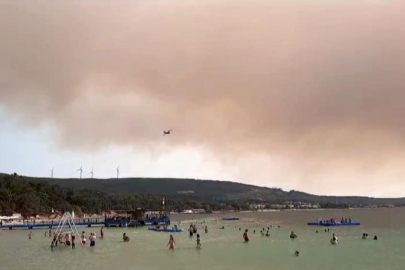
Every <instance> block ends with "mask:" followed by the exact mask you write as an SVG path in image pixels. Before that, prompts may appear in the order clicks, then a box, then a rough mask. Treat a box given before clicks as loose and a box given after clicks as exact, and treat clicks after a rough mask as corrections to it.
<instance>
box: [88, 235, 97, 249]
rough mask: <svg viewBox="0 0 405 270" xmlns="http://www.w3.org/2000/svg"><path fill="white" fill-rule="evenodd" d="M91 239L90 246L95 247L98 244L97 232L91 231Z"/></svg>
mask: <svg viewBox="0 0 405 270" xmlns="http://www.w3.org/2000/svg"><path fill="white" fill-rule="evenodd" d="M89 240H90V246H91V247H95V246H96V234H95V233H91V234H90V237H89Z"/></svg>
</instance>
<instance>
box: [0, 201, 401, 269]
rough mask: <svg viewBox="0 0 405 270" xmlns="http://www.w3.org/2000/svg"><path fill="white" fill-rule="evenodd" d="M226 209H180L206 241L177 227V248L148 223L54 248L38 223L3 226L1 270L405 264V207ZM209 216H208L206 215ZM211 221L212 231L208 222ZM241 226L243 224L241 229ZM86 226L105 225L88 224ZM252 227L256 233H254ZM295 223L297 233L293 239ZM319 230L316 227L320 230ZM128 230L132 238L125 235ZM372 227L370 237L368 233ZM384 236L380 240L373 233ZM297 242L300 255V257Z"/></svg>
mask: <svg viewBox="0 0 405 270" xmlns="http://www.w3.org/2000/svg"><path fill="white" fill-rule="evenodd" d="M223 216H224V215H195V216H192V215H174V216H172V219H174V220H177V221H179V220H181V221H182V222H181V224H180V225H179V226H180V227H181V228H184V229H186V228H187V227H188V226H189V222H190V220H192V219H194V220H197V221H198V222H199V224H198V229H199V233H200V235H201V240H202V249H200V250H198V249H196V238H195V237H193V238H190V237H189V236H188V233H187V232H184V233H177V234H173V235H174V238H175V241H176V243H177V249H176V250H174V251H172V250H168V249H167V248H166V244H167V242H168V240H169V234H168V233H157V232H151V231H148V230H147V228H140V229H139V228H138V229H133V228H126V229H118V228H117V229H106V230H105V238H104V239H102V240H98V241H97V245H96V247H95V248H90V247H88V246H87V247H84V248H82V247H80V246H78V247H77V248H76V250H71V249H70V248H67V247H59V248H58V249H56V250H54V251H51V250H50V248H49V243H50V239H49V238H48V237H44V230H41V229H36V230H33V234H34V237H33V239H32V240H31V241H30V240H28V231H27V230H13V231H7V230H3V231H0V269H1V270H3V269H4V270H17V269H18V270H22V269H30V270H50V269H52V270H54V269H66V270H73V269H74V270H79V269H80V270H83V269H86V270H107V269H108V270H126V269H142V270H158V269H165V270H171V269H173V270H181V269H196V270H199V269H201V270H202V269H204V270H206V269H210V270H216V269H218V270H220V269H221V270H222V269H230V270H231V269H232V270H238V269H275V270H283V269H285V270H291V269H300V270H306V269H308V270H314V269H322V270H343V269H350V270H353V269H356V270H363V269H364V270H366V269H367V270H373V269H375V270H381V269H384V270H387V269H393V270H394V269H398V270H400V269H401V270H403V269H405V209H404V208H396V209H361V210H360V209H358V210H320V211H295V212H272V213H240V214H236V215H226V216H238V217H240V218H242V220H241V221H227V222H225V221H222V220H221V219H222V217H223ZM342 216H343V217H351V218H352V219H353V220H356V221H360V222H361V223H362V225H361V226H358V227H346V228H333V229H331V232H330V233H326V232H324V231H323V230H324V228H315V227H308V226H306V222H307V221H312V220H315V219H317V218H323V219H327V218H330V217H336V218H340V217H342ZM204 222H205V223H204ZM205 225H207V226H208V228H209V233H208V234H206V233H204V232H203V230H202V226H205ZM270 225H276V226H278V225H280V226H281V228H277V227H276V228H271V229H270V233H271V236H270V237H262V236H260V234H259V231H260V228H262V227H266V228H267V227H269V226H270ZM222 226H225V230H220V229H219V228H220V227H222ZM239 228H241V229H242V231H239ZM245 228H247V229H249V235H250V239H251V241H250V242H249V243H248V244H245V243H243V239H242V233H243V229H245ZM81 230H85V231H86V234H87V235H89V234H90V232H92V231H96V232H97V235H99V228H92V229H89V228H81V229H80V231H81ZM253 230H256V231H257V233H256V234H253ZM292 230H293V231H294V232H295V233H296V234H297V235H298V239H295V240H293V241H292V240H290V238H289V233H290V232H291V231H292ZM316 230H318V231H319V233H318V234H316V233H315V231H316ZM332 231H333V232H335V233H336V234H337V235H338V237H339V245H336V246H332V245H331V244H330V242H329V241H330V238H331V234H332ZM124 232H126V233H127V234H128V235H129V236H130V238H131V241H130V242H128V243H123V242H122V241H121V239H122V234H123V233H124ZM363 232H367V233H369V234H370V239H367V240H363V239H362V238H361V236H362V233H363ZM374 235H377V236H378V239H379V240H378V241H374V240H373V239H372V237H373V236H374ZM295 250H299V251H300V254H301V255H300V257H295V256H294V252H295Z"/></svg>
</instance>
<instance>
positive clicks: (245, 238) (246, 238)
mask: <svg viewBox="0 0 405 270" xmlns="http://www.w3.org/2000/svg"><path fill="white" fill-rule="evenodd" d="M243 240H245V243H247V242H249V236H248V230H247V229H246V230H245V232H244V233H243Z"/></svg>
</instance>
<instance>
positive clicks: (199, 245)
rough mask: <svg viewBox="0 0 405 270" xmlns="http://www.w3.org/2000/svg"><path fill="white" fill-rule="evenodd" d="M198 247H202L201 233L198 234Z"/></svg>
mask: <svg viewBox="0 0 405 270" xmlns="http://www.w3.org/2000/svg"><path fill="white" fill-rule="evenodd" d="M197 248H201V239H200V235H199V234H197Z"/></svg>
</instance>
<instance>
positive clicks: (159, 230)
mask: <svg viewBox="0 0 405 270" xmlns="http://www.w3.org/2000/svg"><path fill="white" fill-rule="evenodd" d="M148 230H149V231H155V232H171V233H180V232H183V230H182V229H163V228H156V227H153V228H148Z"/></svg>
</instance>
